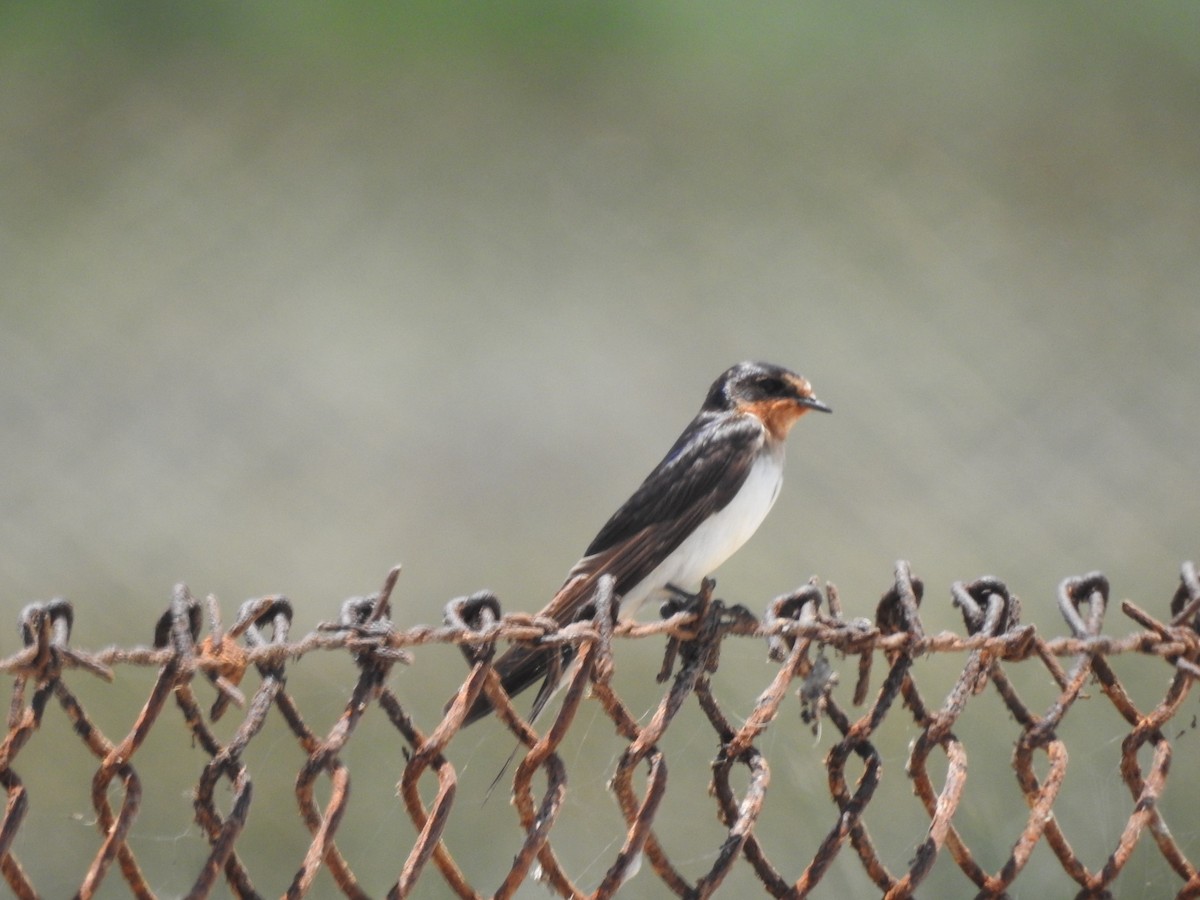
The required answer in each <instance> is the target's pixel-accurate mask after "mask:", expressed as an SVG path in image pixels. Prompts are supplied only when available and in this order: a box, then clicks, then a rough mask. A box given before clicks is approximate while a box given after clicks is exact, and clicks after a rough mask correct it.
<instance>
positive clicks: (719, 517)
mask: <svg viewBox="0 0 1200 900" xmlns="http://www.w3.org/2000/svg"><path fill="white" fill-rule="evenodd" d="M782 484H783V443H782V442H780V443H779V445H778V446H777V447H776V448H775V449H774V450H769V451H767V452H765V453H763V454H762V455H761V456H759V458H758V459H757V461H755V463H754V465H753V466H752V467H751V469H750V474H749V475H747V476H746V482H745V484H743V485H742V489H741V490H740V491H738V493H737V495H736V496H735V497H734V498H733V499H732V500H730V501H729V503H728V504H727V505H726V506H725V508H724V509H722V510H721V511H720V512H718V513H716V514H715V515H712V516H710V517H709V518H708V519H706V520H705V521H704V522H702V523H701V524H700V526H699V527H698V528H697V529H696V530H695V531H693V532H692V533H691V534H690V535H688V537H687V538H685V539H684V541H683V543H682V544H680V545H679V546H678V547H676V548H675V551H674V552H673V553H672V554H671V555H670V556H668V557H667V558H666V559H665V560H663V561H662V563H660V564H659V566H658V567H657V568H656V569H655V570H654V571H653V572H651V573H650V574H649V575H647V576H646V577H645V578H644V579H642V580H641V581H640V582H638V583H637V584H636V585H634V586H633V587H632V588H631V589H630V590H628V591H627V592H626V593H625V596H624V597H622V598H621V615H622V616H632V615H634V614H635V613H636V612H637V610H638V608H639V607H641V605H642V604H643V603H644V602H645V601H646V600H647V599H649V598H650V597H652V596H654V595H656V594H661V593H662V592H663V588H665V587H666V586H667V585H668V584H672V585H674V586H675V587H678V588H682V589H683V590H685V591H689V592H695V591H698V590H699V589H700V582H701V581H703V580H704V579H705V578H707V577H708V576H709V575H711V574H712V573H713V572H714V571H716V569H717V567H718V566H720V565H721V563H723V562H725V560H727V559H729V557H731V556H732V555H733V554H734V553H736V552H737V550H738V548H739V547H741V546H742V544H744V543H746V541H748V540H749V539H750V535H752V534H754V532H755V531H757V530H758V526H759V525H761V524H762V521H763V519H765V518H766V517H767V513H768V512H770V511H771V507H772V506H773V505H774V504H775V498H776V497H778V496H779V487H780V485H782Z"/></svg>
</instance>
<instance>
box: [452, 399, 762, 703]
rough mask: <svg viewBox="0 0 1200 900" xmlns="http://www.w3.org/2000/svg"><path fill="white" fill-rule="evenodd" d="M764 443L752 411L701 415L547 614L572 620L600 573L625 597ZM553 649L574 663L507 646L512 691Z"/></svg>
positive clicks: (727, 495)
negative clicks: (607, 577) (609, 576)
mask: <svg viewBox="0 0 1200 900" xmlns="http://www.w3.org/2000/svg"><path fill="white" fill-rule="evenodd" d="M765 440H766V433H765V431H764V429H763V426H762V424H761V423H760V422H759V420H758V419H757V418H755V417H753V416H733V417H731V416H728V415H723V416H720V417H714V416H708V417H705V416H703V415H701V416H697V417H696V419H694V420H693V421H692V423H691V424H690V425H689V426H688V427H687V429H685V430H684V432H683V434H681V435H680V436H679V440H677V441H676V442H675V446H673V447H672V448H671V450H670V452H669V453H667V455H666V456H665V457H664V458H663V460H662V462H660V463H659V464H658V465H657V466H656V467H655V468H654V471H653V472H651V473H650V475H649V476H647V478H646V480H645V481H643V482H642V484H641V486H640V487H639V488H638V489H637V490H636V491H634V493H633V496H632V497H630V498H629V499H628V500H627V501H625V504H624V505H623V506H622V507H621V508H620V509H618V510H617V511H616V512H615V513H614V514H613V516H612V518H611V519H609V520H608V522H607V523H606V524H605V526H604V527H603V528H601V529H600V533H599V534H597V535H596V538H595V540H593V541H592V543H591V544H590V545H589V546H588V548H587V553H586V555H585V556H584V558H583V559H581V560H580V561H579V562H578V563H576V565H575V567H574V568H573V569H572V570H571V572H570V573H569V574H568V575H567V580H566V583H565V584H563V586H562V587H561V588H560V589H559V591H558V593H557V594H556V595H555V596H554V599H553V600H551V601H550V604H549V605H548V606H547V607H546V608H545V609H544V610H543V611H542V612H543V615H548V616H552V617H553V618H555V619H556V620H558V621H559V622H561V623H563V624H567V623H569V622H572V621H575V619H576V618H577V617H578V616H579V614H580V612H582V611H583V610H584V609H585V608H586V606H587V604H588V603H589V601H590V600H591V598H592V596H593V594H594V592H595V590H596V583H597V582H598V581H599V579H600V576H601V575H604V574H610V575H612V576H613V578H614V579H615V581H616V584H615V590H616V593H617V594H618V595H620V594H622V593H624V592H625V591H627V590H629V588H631V587H633V586H634V585H636V584H637V583H638V582H639V581H641V580H642V579H643V578H645V577H646V576H647V575H649V574H650V573H651V572H653V571H654V569H655V568H657V566H658V564H659V563H660V562H662V561H663V559H664V558H665V557H666V556H667V555H668V554H670V553H671V551H672V550H674V549H675V548H676V547H678V546H679V545H680V544H682V543H683V541H684V539H685V538H687V536H688V535H689V534H691V533H692V531H693V530H695V528H696V526H698V525H699V524H700V523H701V522H703V521H704V520H705V519H707V518H708V517H709V516H711V515H712V514H713V513H716V512H719V511H720V510H722V509H724V508H725V507H726V506H727V505H728V503H729V501H730V500H732V499H733V498H734V497H735V496H736V495H737V492H738V491H739V490H741V487H742V485H743V484H744V483H745V481H746V477H747V476H748V475H749V474H750V468H751V467H752V466H753V465H754V460H755V459H756V458H757V457H758V452H759V450H760V448H761V447H762V444H763V442H764V441H765ZM555 654H561V656H560V658H559V660H558V663H559V665H560V666H562V667H565V666H566V664H567V663H569V661H570V656H571V654H570V649H569V648H567V647H557V648H555V647H532V646H528V645H523V646H517V647H512V648H510V649H509V650H508V651H507V652H505V653H504V655H503V656H501V657H500V658H499V659H498V660H496V662H495V668H496V672H497V673H498V674H499V675H500V680H501V683H502V684H503V685H504V689H505V690H506V691H507V692H508V694H509V695H510V696H515V695H516V694H518V693H520V692H521V691H523V690H525V689H526V688H528V687H529V686H530V685H533V684H535V683H536V682H537V681H539V680H540V679H542V678H543V677H545V675H546V673H547V671H548V670H549V669H550V668H551V667H552V664H553V663H554V662H555V660H554V656H555ZM552 688H553V685H551V684H547V685H546V686H544V687H543V690H542V692H540V693H539V694H538V699H537V701H536V702H535V715H536V712H537V711H538V710H540V709H541V706H542V704H543V703H544V702H545V701H546V700H547V699H549V693H550V689H552ZM491 708H492V705H491V702H490V701H489V700H488V699H487V696H486V695H482V694H481V695H480V696H479V698H478V699H477V700H476V701H475V705H474V706H473V707H472V708H471V709H470V710H469V711H468V713H467V717H466V721H465V722H464V724H466V725H469V724H470V723H472V722H474V721H476V720H477V719H480V718H482V717H483V716H485V715H487V714H488V713H489V712H490V711H491Z"/></svg>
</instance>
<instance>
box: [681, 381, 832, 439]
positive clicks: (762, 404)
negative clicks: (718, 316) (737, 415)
mask: <svg viewBox="0 0 1200 900" xmlns="http://www.w3.org/2000/svg"><path fill="white" fill-rule="evenodd" d="M704 409H705V411H708V412H734V411H737V412H745V413H751V414H753V415H756V416H758V417H759V418H760V419H762V421H763V424H764V425H766V427H767V430H768V431H769V432H770V433H771V435H772V436H773V437H776V438H779V439H782V438H785V437H787V433H788V431H789V430H790V429H791V427H792V425H794V424H795V423H796V420H797V419H799V418H800V417H801V416H802V415H804V414H805V413H806V412H808V411H809V410H810V409H816V410H820V411H821V412H833V410H832V409H830V408H829V407H828V406H826V405H825V404H824V403H822V402H821V401H820V400H818V399H817V398H816V395H815V394H813V389H812V385H811V384H809V383H808V381H807V379H805V378H803V377H802V376H800V375H797V374H796V373H795V372H793V371H791V370H790V369H785V368H784V367H783V366H776V365H773V364H771V363H762V362H743V363H738V364H737V365H736V366H733V367H732V368H730V369H727V370H726V371H725V372H723V373H722V374H721V376H720V377H719V378H718V379H717V380H716V381H714V382H713V385H712V387H711V388H709V390H708V397H706V398H705V401H704Z"/></svg>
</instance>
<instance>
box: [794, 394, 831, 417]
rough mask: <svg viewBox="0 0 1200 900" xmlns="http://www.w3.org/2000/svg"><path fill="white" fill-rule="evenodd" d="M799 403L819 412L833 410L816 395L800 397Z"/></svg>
mask: <svg viewBox="0 0 1200 900" xmlns="http://www.w3.org/2000/svg"><path fill="white" fill-rule="evenodd" d="M800 405H801V406H807V407H808V408H809V409H816V410H820V411H821V412H827V413H831V412H833V407H832V406H826V405H825V404H824V403H822V402H821V401H820V400H818V399H817V398H816V397H801V398H800Z"/></svg>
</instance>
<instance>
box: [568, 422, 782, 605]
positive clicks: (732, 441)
mask: <svg viewBox="0 0 1200 900" xmlns="http://www.w3.org/2000/svg"><path fill="white" fill-rule="evenodd" d="M765 440H766V432H765V430H764V429H763V426H762V423H761V422H759V420H758V419H757V418H756V417H754V416H730V415H728V414H723V415H721V416H718V417H704V416H698V417H697V418H696V419H695V420H693V421H692V423H691V424H690V425H689V426H688V427H687V429H686V430H685V431H684V432H683V434H681V435H680V436H679V440H678V441H676V442H675V446H674V447H672V448H671V450H670V452H669V453H667V455H666V456H665V457H663V460H662V462H660V463H659V464H658V465H657V466H655V468H654V471H653V472H651V473H650V474H649V476H647V478H646V480H645V481H643V482H642V484H641V486H640V487H639V488H638V489H637V490H636V491H634V493H633V496H632V497H630V498H629V499H628V500H626V501H625V503H624V505H623V506H622V507H621V508H620V509H618V510H617V511H616V512H615V513H613V516H612V518H610V519H609V520H608V522H606V523H605V525H604V527H603V528H601V529H600V533H599V534H597V535H596V537H595V539H594V540H593V541H592V543H591V544H590V545H589V546H588V548H587V551H586V552H585V554H584V558H583V559H582V560H580V561H579V564H578V565H577V566H576V567H575V569H573V570H572V572H571V575H572V576H574V575H577V574H581V573H584V572H588V571H592V570H594V569H596V568H599V569H601V570H602V571H605V572H610V573H612V574H613V575H614V576H615V577H616V580H617V584H616V591H617V593H618V594H621V593H623V592H624V591H626V590H628V589H629V588H631V587H633V586H634V585H635V584H637V583H638V582H639V581H641V580H642V579H643V578H645V577H646V576H647V575H649V574H650V573H651V572H652V571H653V570H654V568H655V567H656V566H657V565H658V563H659V562H661V561H662V560H663V558H664V557H666V556H667V554H669V553H670V552H671V551H672V550H674V549H675V548H676V547H678V546H679V545H680V544H682V543H683V541H684V539H685V538H686V537H687V536H688V535H689V534H691V533H692V531H694V530H695V528H696V526H697V525H699V524H700V523H701V522H703V521H704V520H705V519H707V518H708V517H709V516H711V515H712V514H713V513H716V512H720V511H721V510H722V509H724V508H725V507H726V506H727V505H728V504H729V501H730V500H732V499H733V498H734V497H735V496H736V495H737V492H738V491H740V490H741V489H742V485H743V484H745V482H746V477H747V476H748V475H749V474H750V469H751V467H752V466H753V465H754V460H755V459H757V458H758V453H759V450H760V449H761V448H762V445H763V442H764V441H765ZM651 535H652V538H651V539H647V538H650V536H651ZM569 577H570V576H568V578H569Z"/></svg>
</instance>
